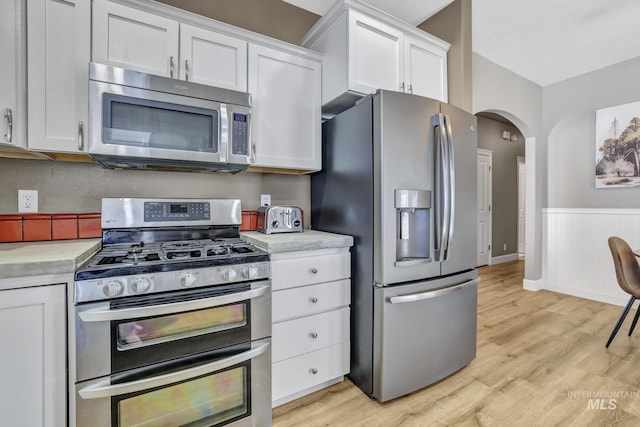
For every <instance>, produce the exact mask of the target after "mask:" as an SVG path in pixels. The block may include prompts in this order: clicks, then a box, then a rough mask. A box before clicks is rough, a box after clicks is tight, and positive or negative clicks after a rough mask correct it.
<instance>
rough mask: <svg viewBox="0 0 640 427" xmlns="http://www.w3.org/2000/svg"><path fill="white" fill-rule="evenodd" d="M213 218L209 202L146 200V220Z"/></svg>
mask: <svg viewBox="0 0 640 427" xmlns="http://www.w3.org/2000/svg"><path fill="white" fill-rule="evenodd" d="M209 218H211V207H210V206H209V203H207V202H175V203H174V202H145V203H144V221H145V222H159V221H198V220H207V219H209Z"/></svg>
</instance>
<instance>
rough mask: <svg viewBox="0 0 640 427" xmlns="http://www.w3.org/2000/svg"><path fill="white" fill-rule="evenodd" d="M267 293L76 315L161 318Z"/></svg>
mask: <svg viewBox="0 0 640 427" xmlns="http://www.w3.org/2000/svg"><path fill="white" fill-rule="evenodd" d="M268 291H269V286H260V287H257V288H255V289H251V290H248V291H243V292H236V293H233V294H229V295H222V296H219V297H211V298H202V299H198V300H193V301H185V302H173V303H169V304H162V305H155V306H150V307H133V308H125V309H122V310H104V309H102V308H95V309H91V310H86V311H82V312H80V313H78V316H80V319H82V321H83V322H110V321H114V320H126V319H135V318H139V317H151V316H162V315H164V314H173V313H181V312H184V311H192V310H199V309H203V308H211V307H217V306H220V305H225V304H231V303H233V302H238V301H244V300H249V299H253V298H258V297H260V296H262V295H264V294H266V293H267V292H268Z"/></svg>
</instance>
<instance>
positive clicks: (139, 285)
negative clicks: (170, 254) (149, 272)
mask: <svg viewBox="0 0 640 427" xmlns="http://www.w3.org/2000/svg"><path fill="white" fill-rule="evenodd" d="M150 287H151V282H150V281H149V279H147V278H146V277H138V278H137V279H136V280H134V281H133V283H131V289H133V292H135V293H136V294H142V293H144V292H147V291H148V290H149V288H150Z"/></svg>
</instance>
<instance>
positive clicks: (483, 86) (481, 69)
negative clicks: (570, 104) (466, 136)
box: [473, 53, 545, 282]
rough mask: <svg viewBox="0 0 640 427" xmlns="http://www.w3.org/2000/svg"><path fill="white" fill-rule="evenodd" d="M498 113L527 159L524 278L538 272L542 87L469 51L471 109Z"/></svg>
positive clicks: (529, 278) (536, 275)
mask: <svg viewBox="0 0 640 427" xmlns="http://www.w3.org/2000/svg"><path fill="white" fill-rule="evenodd" d="M481 111H490V112H494V113H498V114H500V115H502V116H504V117H506V118H508V119H509V120H511V122H512V123H513V124H515V125H516V126H517V127H518V129H519V130H520V131H521V132H522V134H523V135H524V136H525V138H526V148H525V158H526V163H527V185H526V187H527V188H526V191H527V200H526V204H527V207H526V218H527V224H526V231H525V240H526V258H525V260H526V261H525V282H527V281H537V280H539V279H540V278H541V275H542V219H541V215H540V209H541V207H542V202H543V183H544V174H545V167H544V161H541V160H542V159H544V158H545V145H544V144H543V143H541V136H542V88H541V87H540V86H538V85H537V84H535V83H533V82H531V81H529V80H527V79H525V78H523V77H521V76H519V75H517V74H515V73H513V72H511V71H509V70H507V69H506V68H503V67H501V66H499V65H497V64H495V63H493V62H491V61H489V60H488V59H486V58H484V57H482V56H480V55H478V54H476V53H474V54H473V113H474V114H475V113H478V112H481Z"/></svg>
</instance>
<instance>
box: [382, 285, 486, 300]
mask: <svg viewBox="0 0 640 427" xmlns="http://www.w3.org/2000/svg"><path fill="white" fill-rule="evenodd" d="M478 282H479V280H478V279H471V280H468V281H466V282H463V283H460V284H459V285H455V286H451V287H448V288H442V289H436V290H435V291H427V292H420V293H417V294H409V295H398V296H395V297H388V298H387V302H388V303H389V304H404V303H407V302H415V301H422V300H425V299H431V298H437V297H441V296H444V295H449V294H452V293H454V292H458V291H461V290H463V289H465V288H468V287H469V286H473V285H475V284H477V283H478Z"/></svg>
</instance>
